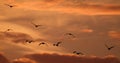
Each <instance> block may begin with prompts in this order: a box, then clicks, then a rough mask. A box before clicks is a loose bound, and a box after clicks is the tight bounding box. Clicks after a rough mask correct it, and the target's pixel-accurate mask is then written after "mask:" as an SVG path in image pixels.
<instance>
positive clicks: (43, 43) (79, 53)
mask: <svg viewBox="0 0 120 63" xmlns="http://www.w3.org/2000/svg"><path fill="white" fill-rule="evenodd" d="M5 5H6V6H8V7H10V8H13V7H14V6H15V5H10V4H5ZM31 24H32V25H33V26H34V27H35V28H39V27H41V26H43V25H39V24H35V23H33V22H31ZM8 31H12V29H7V30H6V31H5V32H8ZM65 35H67V36H70V37H72V38H75V37H76V36H75V35H74V34H72V33H65ZM25 42H26V43H32V42H35V41H34V40H25ZM61 43H62V41H58V42H56V43H54V44H53V46H56V47H59V46H60V45H61ZM41 45H47V46H48V44H47V43H46V42H40V43H39V46H41ZM105 47H106V48H107V50H109V51H110V50H112V49H113V48H114V47H115V46H108V45H107V44H105ZM72 53H73V54H76V55H84V54H83V53H82V52H79V51H73V52H72Z"/></svg>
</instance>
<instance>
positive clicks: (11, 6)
mask: <svg viewBox="0 0 120 63" xmlns="http://www.w3.org/2000/svg"><path fill="white" fill-rule="evenodd" d="M5 5H7V6H8V7H10V8H13V7H14V5H10V4H5Z"/></svg>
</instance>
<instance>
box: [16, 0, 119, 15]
mask: <svg viewBox="0 0 120 63" xmlns="http://www.w3.org/2000/svg"><path fill="white" fill-rule="evenodd" d="M16 5H17V6H18V7H16V8H21V9H23V8H24V9H31V10H39V11H57V12H62V13H76V14H86V15H119V14H120V5H115V4H96V3H88V2H86V3H80V2H77V3H74V2H72V1H71V2H69V1H64V0H61V1H56V0H49V1H48V0H46V1H36V2H24V3H17V4H16Z"/></svg>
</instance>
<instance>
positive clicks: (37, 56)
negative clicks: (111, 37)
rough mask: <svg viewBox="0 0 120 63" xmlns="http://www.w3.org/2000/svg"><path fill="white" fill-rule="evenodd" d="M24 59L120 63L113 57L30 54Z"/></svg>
mask: <svg viewBox="0 0 120 63" xmlns="http://www.w3.org/2000/svg"><path fill="white" fill-rule="evenodd" d="M24 58H28V59H31V60H32V61H36V62H37V63H66V62H68V63H120V62H119V60H118V59H117V58H116V57H114V56H112V55H111V56H106V57H96V56H89V57H86V56H74V55H60V54H30V55H26V56H24V57H23V58H20V59H24ZM18 60H19V59H18ZM21 61H22V60H21ZM23 62H24V60H23Z"/></svg>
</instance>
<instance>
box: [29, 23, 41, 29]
mask: <svg viewBox="0 0 120 63" xmlns="http://www.w3.org/2000/svg"><path fill="white" fill-rule="evenodd" d="M31 23H32V24H33V25H34V27H36V28H38V27H40V26H43V25H39V24H35V23H33V22H31Z"/></svg>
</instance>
